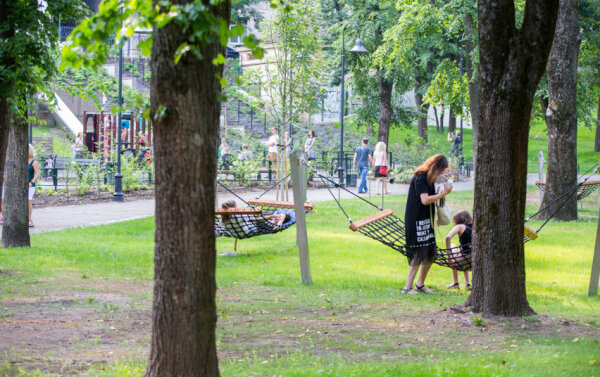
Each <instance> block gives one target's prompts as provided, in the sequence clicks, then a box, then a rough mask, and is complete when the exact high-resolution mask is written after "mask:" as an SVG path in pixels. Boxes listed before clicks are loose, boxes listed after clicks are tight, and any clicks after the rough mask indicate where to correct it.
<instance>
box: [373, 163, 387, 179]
mask: <svg viewBox="0 0 600 377" xmlns="http://www.w3.org/2000/svg"><path fill="white" fill-rule="evenodd" d="M379 168H380V166H375V169H374V173H375V178H381V177H387V174H380V173H379Z"/></svg>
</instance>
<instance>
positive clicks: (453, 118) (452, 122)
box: [448, 110, 456, 133]
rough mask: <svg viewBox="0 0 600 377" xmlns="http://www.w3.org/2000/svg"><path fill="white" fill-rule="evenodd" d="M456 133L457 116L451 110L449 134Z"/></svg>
mask: <svg viewBox="0 0 600 377" xmlns="http://www.w3.org/2000/svg"><path fill="white" fill-rule="evenodd" d="M454 131H456V116H455V115H454V112H453V111H452V110H450V120H449V121H448V132H452V133H454Z"/></svg>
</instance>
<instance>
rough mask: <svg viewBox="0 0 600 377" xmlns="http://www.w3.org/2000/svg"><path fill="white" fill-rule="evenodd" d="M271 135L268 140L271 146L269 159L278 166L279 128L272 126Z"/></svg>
mask: <svg viewBox="0 0 600 377" xmlns="http://www.w3.org/2000/svg"><path fill="white" fill-rule="evenodd" d="M271 133H272V135H271V137H270V138H269V140H268V141H267V146H268V147H269V153H268V154H267V161H271V162H273V163H274V164H275V166H277V154H278V153H277V151H278V149H277V144H279V135H277V128H275V127H273V128H271Z"/></svg>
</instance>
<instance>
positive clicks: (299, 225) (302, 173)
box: [290, 150, 312, 284]
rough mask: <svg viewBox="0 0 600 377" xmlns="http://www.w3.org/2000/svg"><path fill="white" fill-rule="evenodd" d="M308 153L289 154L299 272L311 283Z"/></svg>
mask: <svg viewBox="0 0 600 377" xmlns="http://www.w3.org/2000/svg"><path fill="white" fill-rule="evenodd" d="M307 161H308V155H307V154H306V153H305V152H304V151H299V150H298V151H295V152H294V153H292V154H291V155H290V168H291V170H292V192H293V193H294V211H295V213H296V244H297V245H298V255H299V257H300V273H301V275H302V283H304V284H312V279H311V277H310V259H309V254H308V237H307V233H306V217H305V214H304V192H305V191H306V165H305V164H306V162H307Z"/></svg>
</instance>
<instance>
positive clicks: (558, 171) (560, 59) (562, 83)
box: [540, 0, 581, 221]
mask: <svg viewBox="0 0 600 377" xmlns="http://www.w3.org/2000/svg"><path fill="white" fill-rule="evenodd" d="M577 3H578V1H577V0H560V8H559V12H558V19H557V20H556V32H555V34H554V42H553V44H552V50H551V51H550V58H549V61H548V67H547V72H546V74H547V76H548V110H547V111H546V112H544V115H545V120H546V125H547V126H548V172H547V175H546V187H545V189H544V199H543V200H542V207H544V206H546V205H547V204H548V203H550V202H552V201H554V200H555V199H556V198H558V197H559V196H560V195H562V194H564V193H565V192H567V191H568V190H569V189H572V188H573V186H574V185H576V184H577V57H578V55H579V45H580V41H581V38H580V35H579V27H578V24H577V22H578V7H577V5H578V4H577ZM564 200H565V201H564V202H563V200H560V208H557V206H558V203H557V204H556V205H555V206H554V207H553V208H550V209H551V211H544V212H542V213H541V214H540V218H544V219H546V218H549V217H550V215H552V212H554V210H557V211H558V212H556V213H555V214H554V218H555V219H556V220H562V221H571V220H577V192H575V191H573V192H572V193H571V194H570V195H569V196H568V198H565V199H564Z"/></svg>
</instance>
